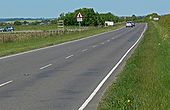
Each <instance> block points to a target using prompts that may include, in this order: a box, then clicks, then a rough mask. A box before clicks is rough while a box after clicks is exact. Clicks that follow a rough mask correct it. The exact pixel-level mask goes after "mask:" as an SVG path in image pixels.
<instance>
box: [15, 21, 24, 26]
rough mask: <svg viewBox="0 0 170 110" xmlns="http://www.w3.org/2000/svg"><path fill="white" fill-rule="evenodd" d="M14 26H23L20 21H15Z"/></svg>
mask: <svg viewBox="0 0 170 110" xmlns="http://www.w3.org/2000/svg"><path fill="white" fill-rule="evenodd" d="M14 25H16V26H18V25H22V23H21V22H20V21H15V22H14Z"/></svg>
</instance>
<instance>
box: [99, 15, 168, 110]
mask: <svg viewBox="0 0 170 110" xmlns="http://www.w3.org/2000/svg"><path fill="white" fill-rule="evenodd" d="M169 70H170V15H168V16H164V17H162V18H161V21H160V22H159V23H158V22H150V23H149V28H148V30H147V32H146V33H145V36H144V39H143V40H142V42H141V43H140V45H139V47H138V48H137V49H136V51H135V52H134V54H133V55H132V56H131V58H130V59H129V60H128V61H127V64H126V66H125V68H124V70H123V71H122V72H121V74H120V75H119V76H118V79H117V81H116V83H114V84H112V86H110V87H109V88H108V90H107V91H106V93H105V95H104V96H103V99H102V101H101V102H100V104H99V106H98V110H169V109H170V71H169Z"/></svg>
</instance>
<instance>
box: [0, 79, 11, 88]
mask: <svg viewBox="0 0 170 110" xmlns="http://www.w3.org/2000/svg"><path fill="white" fill-rule="evenodd" d="M12 82H13V80H11V81H8V82H5V83H3V84H0V87H2V86H5V85H7V84H10V83H12Z"/></svg>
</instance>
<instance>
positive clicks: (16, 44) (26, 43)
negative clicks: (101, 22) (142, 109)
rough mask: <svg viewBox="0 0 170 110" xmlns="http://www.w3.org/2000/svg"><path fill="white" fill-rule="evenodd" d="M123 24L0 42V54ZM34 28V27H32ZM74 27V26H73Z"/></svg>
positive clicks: (30, 48)
mask: <svg viewBox="0 0 170 110" xmlns="http://www.w3.org/2000/svg"><path fill="white" fill-rule="evenodd" d="M122 26H123V25H122V24H118V25H116V26H114V27H105V28H95V27H91V28H90V29H88V30H85V31H82V32H73V33H65V34H60V35H55V34H54V35H50V36H42V37H29V38H27V39H24V40H19V41H12V42H10V41H9V42H5V43H2V42H1V43H0V56H5V55H10V54H14V53H19V52H23V51H28V50H32V49H36V48H41V47H46V46H51V45H55V44H59V43H63V42H67V41H72V40H76V39H80V38H84V37H88V36H91V35H95V34H99V33H103V32H107V31H111V30H114V29H117V28H120V27H122ZM31 28H32V27H31ZM71 28H74V27H71Z"/></svg>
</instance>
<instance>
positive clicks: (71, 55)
mask: <svg viewBox="0 0 170 110" xmlns="http://www.w3.org/2000/svg"><path fill="white" fill-rule="evenodd" d="M73 56H74V55H70V56H68V57H66V59H69V58H71V57H73Z"/></svg>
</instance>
